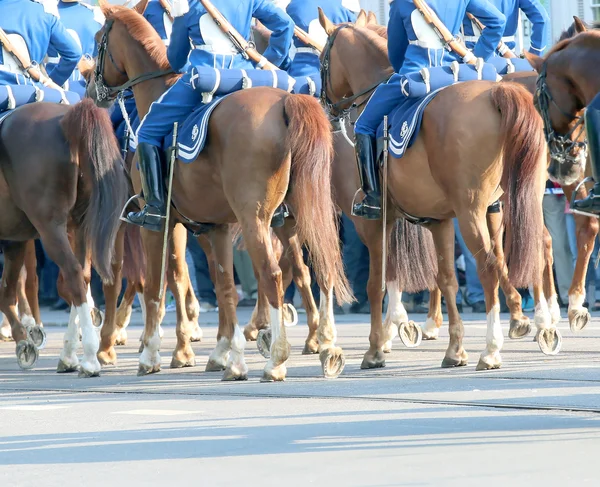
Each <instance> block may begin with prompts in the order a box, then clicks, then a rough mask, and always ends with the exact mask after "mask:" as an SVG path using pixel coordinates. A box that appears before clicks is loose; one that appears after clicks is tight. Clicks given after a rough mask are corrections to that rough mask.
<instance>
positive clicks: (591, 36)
mask: <svg viewBox="0 0 600 487" xmlns="http://www.w3.org/2000/svg"><path fill="white" fill-rule="evenodd" d="M569 29H570V28H569ZM569 29H567V31H568V30H569ZM563 34H564V33H563ZM561 37H562V36H561ZM598 40H600V30H588V31H586V32H582V33H581V34H577V35H575V36H574V37H567V38H565V39H563V40H561V41H559V42H557V43H556V45H555V46H553V47H552V48H551V49H550V50H549V51H548V54H546V56H545V58H546V59H548V57H550V55H552V54H555V53H557V52H559V51H563V50H565V49H566V48H567V47H568V46H570V45H572V44H573V45H581V44H586V43H589V42H593V43H594V46H593V47H597V43H598Z"/></svg>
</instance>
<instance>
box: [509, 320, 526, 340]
mask: <svg viewBox="0 0 600 487" xmlns="http://www.w3.org/2000/svg"><path fill="white" fill-rule="evenodd" d="M530 333H531V323H530V321H529V318H528V317H527V316H523V317H521V318H511V320H510V328H509V330H508V337H509V338H511V339H512V340H518V339H520V338H525V337H526V336H528V335H529V334H530Z"/></svg>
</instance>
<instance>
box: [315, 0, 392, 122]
mask: <svg viewBox="0 0 600 487" xmlns="http://www.w3.org/2000/svg"><path fill="white" fill-rule="evenodd" d="M319 22H320V23H321V26H322V27H323V29H325V32H326V33H327V43H326V45H325V48H324V49H323V52H322V53H321V82H322V83H321V84H322V94H321V101H322V103H323V106H325V107H326V108H327V109H328V110H329V112H330V114H331V115H332V116H334V117H338V118H340V117H343V116H344V115H346V114H347V112H349V111H350V110H351V109H353V108H357V107H360V106H362V105H363V104H364V103H366V101H367V100H368V99H369V96H370V95H371V93H372V91H373V90H374V89H375V88H376V87H377V86H378V85H379V84H380V83H381V82H383V81H385V80H386V79H387V78H389V77H390V75H391V74H392V68H391V66H390V62H389V59H388V55H387V41H386V39H384V38H382V37H381V36H379V35H378V34H377V33H376V32H374V31H373V30H372V28H371V27H372V26H373V25H374V24H372V23H370V22H369V20H368V16H367V14H366V12H364V11H361V13H360V14H359V15H358V18H357V20H356V23H354V24H349V23H345V24H340V25H335V24H334V23H333V22H331V20H329V19H328V18H327V16H326V15H325V13H324V12H323V11H322V10H321V9H320V8H319Z"/></svg>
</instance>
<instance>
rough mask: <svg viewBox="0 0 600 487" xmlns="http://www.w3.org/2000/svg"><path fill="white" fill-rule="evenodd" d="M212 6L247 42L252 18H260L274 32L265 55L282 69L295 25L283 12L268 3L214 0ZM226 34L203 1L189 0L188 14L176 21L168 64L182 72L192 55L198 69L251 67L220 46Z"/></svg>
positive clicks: (253, 0) (243, 0)
mask: <svg viewBox="0 0 600 487" xmlns="http://www.w3.org/2000/svg"><path fill="white" fill-rule="evenodd" d="M212 3H213V4H214V6H215V7H216V8H217V9H218V10H219V11H220V12H221V13H222V14H223V16H224V17H225V18H226V19H227V20H228V21H229V23H230V24H231V25H232V26H233V27H234V28H235V29H236V30H237V31H238V32H239V33H240V35H242V36H243V37H244V38H245V39H247V40H249V39H250V29H251V23H252V17H255V18H257V19H258V20H259V21H260V22H262V23H263V24H264V25H265V26H266V27H267V28H268V29H270V30H271V31H272V32H273V33H272V35H271V40H270V42H269V47H268V48H267V49H266V51H265V52H264V56H265V57H266V58H267V59H268V60H269V61H270V62H271V63H273V64H274V65H276V66H281V65H282V63H283V62H284V61H285V60H286V59H287V56H288V52H289V49H290V47H291V44H292V36H293V33H294V23H293V22H292V19H290V17H289V16H288V15H287V14H286V13H285V12H284V11H283V10H282V9H280V8H279V7H276V6H275V5H274V4H273V3H271V2H270V1H269V0H235V1H232V0H213V1H212ZM211 24H212V25H211ZM216 31H218V32H216ZM223 35H224V34H222V33H221V31H220V29H219V28H218V27H216V26H215V24H214V22H213V21H212V19H211V18H210V15H208V13H207V12H206V10H205V9H204V7H203V6H202V4H201V3H200V1H199V0H189V12H187V13H186V14H185V15H182V16H181V17H177V18H175V20H174V22H173V32H172V33H171V42H170V44H169V48H168V51H167V56H168V58H169V63H170V64H171V66H172V67H173V69H175V70H180V69H182V68H183V67H184V66H185V64H186V62H187V60H188V55H189V61H190V64H191V65H195V66H213V67H218V68H237V67H238V66H239V67H248V62H247V61H246V60H245V59H244V58H243V57H242V55H241V54H239V53H237V51H235V50H233V49H229V48H226V49H225V50H223V43H222V41H221V43H219V39H220V38H222V36H223ZM205 37H206V38H205ZM190 41H191V44H192V45H190ZM190 50H191V54H190Z"/></svg>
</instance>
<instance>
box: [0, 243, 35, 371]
mask: <svg viewBox="0 0 600 487" xmlns="http://www.w3.org/2000/svg"><path fill="white" fill-rule="evenodd" d="M24 259H25V244H24V243H22V242H11V243H5V244H4V271H3V273H2V286H1V288H0V310H1V311H2V312H3V313H4V314H5V315H6V317H7V319H8V321H9V323H10V326H11V333H12V337H13V338H14V340H15V342H16V345H17V347H16V355H17V363H18V364H19V367H21V368H23V369H30V368H32V367H33V366H34V365H35V363H36V362H37V359H38V349H37V347H36V346H35V344H34V343H33V340H32V339H31V337H30V336H29V333H28V330H27V329H26V328H25V326H23V324H22V323H21V321H20V320H19V317H18V314H17V285H18V281H19V276H20V274H21V270H22V267H23V262H24Z"/></svg>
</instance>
